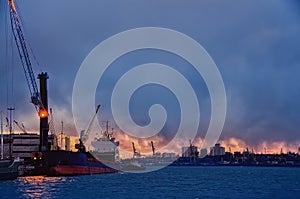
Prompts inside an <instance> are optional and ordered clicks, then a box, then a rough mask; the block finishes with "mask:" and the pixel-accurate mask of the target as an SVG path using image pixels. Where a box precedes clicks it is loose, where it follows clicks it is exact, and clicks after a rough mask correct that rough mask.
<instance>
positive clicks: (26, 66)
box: [8, 0, 49, 151]
mask: <svg viewBox="0 0 300 199" xmlns="http://www.w3.org/2000/svg"><path fill="white" fill-rule="evenodd" d="M8 6H9V14H10V22H11V23H10V24H11V29H12V32H13V36H14V40H15V43H16V46H17V49H18V53H19V56H20V60H21V63H22V67H23V70H24V73H25V78H26V81H27V85H28V88H29V92H30V96H31V103H32V104H33V105H34V107H35V109H36V110H37V112H38V116H39V117H40V151H45V150H48V149H49V147H48V131H49V124H48V100H47V98H48V97H47V79H48V78H49V77H48V75H47V73H41V74H39V75H38V78H39V80H40V92H39V90H38V87H37V83H36V80H35V75H34V72H33V69H32V64H31V60H30V57H29V53H28V49H27V45H26V41H25V38H24V34H23V31H22V27H21V23H20V20H19V16H18V13H17V10H16V7H15V3H14V1H13V0H8Z"/></svg>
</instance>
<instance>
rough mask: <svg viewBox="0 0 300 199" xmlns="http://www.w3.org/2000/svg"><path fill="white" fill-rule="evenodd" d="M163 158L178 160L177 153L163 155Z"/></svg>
mask: <svg viewBox="0 0 300 199" xmlns="http://www.w3.org/2000/svg"><path fill="white" fill-rule="evenodd" d="M162 158H176V154H175V153H163V154H162Z"/></svg>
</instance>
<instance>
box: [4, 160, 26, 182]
mask: <svg viewBox="0 0 300 199" xmlns="http://www.w3.org/2000/svg"><path fill="white" fill-rule="evenodd" d="M20 164H21V161H16V160H13V159H12V160H0V180H14V179H16V178H17V177H18V175H19V166H20Z"/></svg>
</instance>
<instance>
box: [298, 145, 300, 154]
mask: <svg viewBox="0 0 300 199" xmlns="http://www.w3.org/2000/svg"><path fill="white" fill-rule="evenodd" d="M298 155H300V147H298Z"/></svg>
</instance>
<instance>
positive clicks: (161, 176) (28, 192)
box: [0, 166, 300, 199]
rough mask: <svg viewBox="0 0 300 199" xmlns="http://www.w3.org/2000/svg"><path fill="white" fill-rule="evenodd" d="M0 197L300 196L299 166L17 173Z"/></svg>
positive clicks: (1, 187) (1, 188)
mask: <svg viewBox="0 0 300 199" xmlns="http://www.w3.org/2000/svg"><path fill="white" fill-rule="evenodd" d="M0 194H1V195H0V198H72V199H76V198H300V168H279V167H221V166H220V167H200V166H199V167H167V168H164V169H162V170H158V171H155V172H150V173H142V174H133V173H113V174H99V175H86V176H71V177H43V176H35V177H21V178H18V179H16V180H13V181H0Z"/></svg>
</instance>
